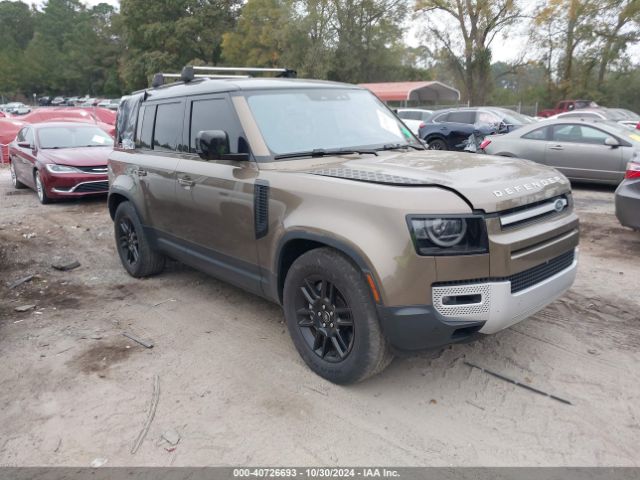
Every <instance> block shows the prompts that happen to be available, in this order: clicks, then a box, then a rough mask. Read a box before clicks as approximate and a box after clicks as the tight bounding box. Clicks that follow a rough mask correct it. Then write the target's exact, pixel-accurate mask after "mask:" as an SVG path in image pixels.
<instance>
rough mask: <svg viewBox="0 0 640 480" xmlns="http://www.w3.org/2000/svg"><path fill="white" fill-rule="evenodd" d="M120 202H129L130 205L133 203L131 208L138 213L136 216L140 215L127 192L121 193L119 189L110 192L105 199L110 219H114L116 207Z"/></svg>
mask: <svg viewBox="0 0 640 480" xmlns="http://www.w3.org/2000/svg"><path fill="white" fill-rule="evenodd" d="M122 202H130V203H131V205H133V208H134V209H135V210H136V213H138V217H139V216H140V213H139V212H138V209H137V208H136V205H135V203H134V202H133V200H132V199H131V198H129V196H128V195H127V194H125V193H122V192H120V191H118V192H110V193H109V197H108V199H107V207H108V208H109V216H110V217H111V220H114V219H115V218H116V210H117V209H118V206H119V205H120V204H121V203H122Z"/></svg>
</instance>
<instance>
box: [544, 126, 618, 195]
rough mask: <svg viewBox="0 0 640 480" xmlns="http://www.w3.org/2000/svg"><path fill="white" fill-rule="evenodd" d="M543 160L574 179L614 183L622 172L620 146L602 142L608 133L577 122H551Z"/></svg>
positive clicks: (608, 135)
mask: <svg viewBox="0 0 640 480" xmlns="http://www.w3.org/2000/svg"><path fill="white" fill-rule="evenodd" d="M551 129H552V130H551V139H550V141H549V142H548V143H547V146H546V151H545V161H546V163H547V164H548V165H550V166H552V167H555V168H557V169H558V170H560V171H561V172H562V173H564V174H565V175H566V176H567V177H569V178H573V179H576V180H586V181H598V182H607V183H616V182H619V181H620V180H621V172H622V171H623V157H622V148H623V147H617V148H612V147H610V146H608V145H605V144H604V141H605V139H606V138H607V137H611V136H612V135H610V134H609V133H607V132H605V131H604V130H600V129H599V128H596V127H593V126H590V125H583V124H577V123H566V124H559V125H553V126H552V127H551Z"/></svg>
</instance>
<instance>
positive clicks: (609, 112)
mask: <svg viewBox="0 0 640 480" xmlns="http://www.w3.org/2000/svg"><path fill="white" fill-rule="evenodd" d="M625 112H628V113H625ZM633 115H636V114H634V113H633V112H631V111H630V110H626V111H624V110H623V109H619V108H597V109H596V108H593V109H587V108H581V109H578V110H573V111H571V112H562V113H558V114H556V115H553V116H551V117H549V119H555V118H563V119H567V118H581V119H593V118H595V119H601V120H610V121H612V122H617V123H619V124H620V125H624V126H625V127H628V128H630V129H635V128H638V126H640V118H638V119H634V118H633ZM636 116H637V115H636Z"/></svg>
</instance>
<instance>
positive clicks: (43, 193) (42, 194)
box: [33, 170, 51, 205]
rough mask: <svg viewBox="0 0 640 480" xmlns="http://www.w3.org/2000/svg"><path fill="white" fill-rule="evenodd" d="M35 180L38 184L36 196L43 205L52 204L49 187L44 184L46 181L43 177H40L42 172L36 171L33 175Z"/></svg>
mask: <svg viewBox="0 0 640 480" xmlns="http://www.w3.org/2000/svg"><path fill="white" fill-rule="evenodd" d="M33 180H34V182H35V184H36V194H37V195H38V200H40V203H41V204H43V205H46V204H48V203H51V199H50V198H49V196H48V195H47V186H46V184H45V183H44V180H43V179H42V176H41V175H40V172H39V171H38V170H36V171H35V173H34V174H33Z"/></svg>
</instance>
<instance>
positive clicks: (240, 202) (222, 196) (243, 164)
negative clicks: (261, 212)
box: [176, 96, 260, 293]
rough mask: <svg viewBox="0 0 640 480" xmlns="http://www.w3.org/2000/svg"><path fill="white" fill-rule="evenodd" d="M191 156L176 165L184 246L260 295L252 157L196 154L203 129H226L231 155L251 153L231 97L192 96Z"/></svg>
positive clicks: (188, 129) (219, 272)
mask: <svg viewBox="0 0 640 480" xmlns="http://www.w3.org/2000/svg"><path fill="white" fill-rule="evenodd" d="M186 108H187V121H186V122H185V133H186V135H185V143H186V142H188V154H185V155H183V156H182V158H181V160H180V162H179V164H178V167H177V174H176V176H177V187H176V204H177V210H178V211H179V212H180V219H179V222H178V224H179V234H178V235H179V237H180V239H181V240H182V241H183V242H182V243H183V248H185V249H189V250H190V251H189V252H185V253H188V254H189V255H190V256H192V257H194V256H195V257H196V258H199V259H200V261H201V264H199V267H200V268H202V269H204V270H207V271H209V272H210V273H211V274H213V275H216V276H222V277H224V278H225V279H226V280H228V281H230V282H231V283H235V284H236V285H239V286H241V287H243V288H246V289H248V290H253V291H255V292H256V293H259V292H260V274H259V268H258V256H257V248H256V236H255V226H254V213H253V201H254V183H255V179H256V177H257V175H258V169H257V166H256V164H255V163H254V162H253V161H237V160H203V159H202V158H200V156H198V154H197V153H196V146H195V139H196V135H197V134H198V132H200V131H205V130H224V131H225V132H227V134H228V136H229V146H230V153H247V152H248V147H247V146H246V141H245V140H244V139H243V136H242V134H241V127H240V124H239V122H238V120H237V118H236V114H235V111H234V109H233V107H232V106H231V103H230V101H229V99H228V97H227V96H206V97H194V98H188V99H187V105H186Z"/></svg>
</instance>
